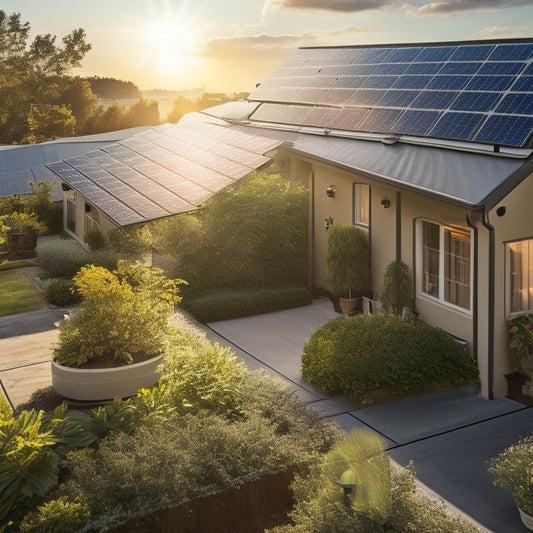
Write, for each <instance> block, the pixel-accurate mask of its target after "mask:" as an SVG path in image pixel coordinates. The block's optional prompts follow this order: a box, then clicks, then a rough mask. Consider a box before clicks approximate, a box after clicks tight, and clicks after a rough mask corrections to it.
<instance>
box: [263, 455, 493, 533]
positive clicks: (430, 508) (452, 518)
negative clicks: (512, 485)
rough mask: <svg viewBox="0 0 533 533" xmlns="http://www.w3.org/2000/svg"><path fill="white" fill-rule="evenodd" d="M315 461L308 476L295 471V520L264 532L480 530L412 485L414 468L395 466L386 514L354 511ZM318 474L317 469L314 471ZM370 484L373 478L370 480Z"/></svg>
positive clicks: (453, 532) (473, 532) (450, 532)
mask: <svg viewBox="0 0 533 533" xmlns="http://www.w3.org/2000/svg"><path fill="white" fill-rule="evenodd" d="M322 468H323V467H322V466H321V465H320V464H317V466H316V470H315V471H313V470H312V471H311V475H307V476H296V479H295V481H294V482H293V484H292V488H293V490H294V495H295V500H296V504H295V506H294V508H293V511H292V512H291V513H290V514H289V516H290V517H291V518H292V521H293V524H292V525H286V526H281V527H276V528H274V529H271V530H268V532H267V533H353V532H358V533H384V532H402V533H434V532H435V531H438V532H439V533H456V532H458V531H461V533H482V531H484V530H482V529H480V528H478V527H477V526H476V525H474V524H473V523H472V522H470V521H469V520H468V519H467V518H465V517H463V516H461V515H459V514H455V513H453V512H452V511H450V510H449V509H448V508H447V507H446V505H445V504H444V503H443V502H442V500H434V499H430V498H429V497H428V496H426V495H425V494H424V493H422V492H421V491H420V489H417V488H416V484H415V472H414V468H413V466H412V464H411V465H409V467H408V468H406V469H404V468H399V467H393V465H391V482H390V487H391V488H389V494H390V496H389V498H390V500H389V501H390V503H389V506H388V512H387V513H386V514H381V515H380V514H377V515H376V514H372V513H369V512H366V511H364V510H354V508H353V507H352V505H347V498H346V496H345V495H344V494H343V491H342V489H340V488H339V487H338V486H337V485H336V484H335V483H334V480H332V479H331V478H327V477H323V476H321V475H319V474H320V473H321V472H322V470H321V469H322ZM317 473H318V474H317ZM371 485H372V483H371Z"/></svg>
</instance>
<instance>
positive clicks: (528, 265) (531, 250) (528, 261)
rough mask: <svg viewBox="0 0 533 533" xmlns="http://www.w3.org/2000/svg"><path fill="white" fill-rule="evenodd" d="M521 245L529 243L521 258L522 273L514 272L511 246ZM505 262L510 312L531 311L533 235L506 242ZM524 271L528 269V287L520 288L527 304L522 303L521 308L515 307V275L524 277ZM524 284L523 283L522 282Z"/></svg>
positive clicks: (523, 300) (532, 296)
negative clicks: (513, 280)
mask: <svg viewBox="0 0 533 533" xmlns="http://www.w3.org/2000/svg"><path fill="white" fill-rule="evenodd" d="M517 245H521V246H522V247H524V246H525V245H527V250H526V251H525V253H526V256H525V257H522V259H521V270H520V273H516V272H513V270H512V265H511V248H512V247H513V246H517ZM520 253H521V254H522V253H524V250H521V251H520ZM505 262H506V276H505V283H506V287H507V295H508V296H507V309H508V314H510V315H515V314H520V313H530V312H532V311H533V237H530V238H527V239H519V240H516V241H512V242H507V243H506V244H505ZM524 271H526V274H525V276H527V278H528V279H527V285H528V286H527V288H526V287H525V286H523V287H521V288H520V289H519V290H520V292H521V293H522V303H524V302H526V300H527V305H525V306H524V305H522V306H521V307H522V308H521V309H513V282H512V278H513V276H514V277H516V276H520V277H521V279H523V277H524ZM520 284H521V285H522V283H520ZM524 291H527V295H526V294H524Z"/></svg>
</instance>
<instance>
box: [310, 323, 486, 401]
mask: <svg viewBox="0 0 533 533" xmlns="http://www.w3.org/2000/svg"><path fill="white" fill-rule="evenodd" d="M302 376H303V378H304V379H305V380H307V381H308V382H309V383H311V384H312V385H314V386H315V387H317V388H319V389H320V390H323V391H324V392H327V393H329V394H346V395H348V396H351V397H354V398H358V399H360V400H362V401H363V402H364V401H368V400H371V398H372V395H373V394H374V393H376V392H378V391H388V392H391V393H393V394H399V395H401V394H409V393H414V392H418V391H422V390H424V389H427V388H430V387H434V386H438V385H448V384H457V383H464V382H469V381H472V380H474V379H476V377H477V369H476V367H475V366H474V364H473V363H472V361H471V360H470V359H469V358H468V357H467V356H466V355H465V354H464V352H463V351H462V350H461V348H460V347H458V346H457V345H456V343H455V342H454V341H453V340H452V339H451V338H449V337H448V336H447V335H446V334H445V333H443V332H442V331H440V330H439V329H437V328H434V327H432V326H430V325H428V324H424V323H414V322H411V321H402V320H400V319H399V318H398V317H396V316H393V315H384V314H375V315H357V316H355V317H350V318H345V317H339V318H335V319H333V320H331V321H329V322H327V323H326V324H325V325H324V326H322V327H320V328H318V329H317V330H315V331H314V332H313V334H312V335H311V338H310V339H309V341H308V342H307V343H306V345H305V346H304V351H303V355H302Z"/></svg>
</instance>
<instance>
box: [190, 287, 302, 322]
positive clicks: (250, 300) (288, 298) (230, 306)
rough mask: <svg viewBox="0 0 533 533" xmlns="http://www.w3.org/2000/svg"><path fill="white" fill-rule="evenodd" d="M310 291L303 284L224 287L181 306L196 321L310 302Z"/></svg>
mask: <svg viewBox="0 0 533 533" xmlns="http://www.w3.org/2000/svg"><path fill="white" fill-rule="evenodd" d="M312 300H313V299H312V296H311V293H310V292H309V291H308V290H307V289H306V288H304V287H290V288H272V289H271V288H268V289H243V290H232V289H224V290H219V291H214V292H212V293H210V294H207V295H204V296H201V297H199V298H196V299H193V300H189V301H187V300H186V299H184V301H183V304H182V306H183V307H184V308H185V309H187V311H189V312H190V313H191V314H192V315H193V316H194V317H195V318H196V319H197V320H198V321H199V322H202V323H204V324H205V323H207V322H216V321H219V320H228V319H230V318H239V317H244V316H250V315H258V314H261V313H270V312H273V311H280V310H281V309H289V308H292V307H300V306H303V305H309V304H311V302H312Z"/></svg>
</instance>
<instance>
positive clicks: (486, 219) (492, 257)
mask: <svg viewBox="0 0 533 533" xmlns="http://www.w3.org/2000/svg"><path fill="white" fill-rule="evenodd" d="M481 222H482V224H483V226H485V227H486V228H487V229H488V231H489V309H488V311H489V324H488V326H489V331H488V335H489V338H488V354H487V355H488V361H487V362H488V376H487V377H488V388H489V400H493V399H494V303H495V296H494V282H495V272H494V270H495V266H496V265H495V264H494V262H495V258H496V245H495V242H496V239H495V235H494V226H493V225H492V224H491V223H490V221H489V215H488V213H487V210H486V208H484V209H483V218H482V219H481Z"/></svg>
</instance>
